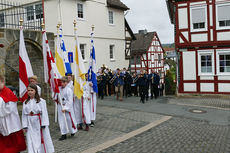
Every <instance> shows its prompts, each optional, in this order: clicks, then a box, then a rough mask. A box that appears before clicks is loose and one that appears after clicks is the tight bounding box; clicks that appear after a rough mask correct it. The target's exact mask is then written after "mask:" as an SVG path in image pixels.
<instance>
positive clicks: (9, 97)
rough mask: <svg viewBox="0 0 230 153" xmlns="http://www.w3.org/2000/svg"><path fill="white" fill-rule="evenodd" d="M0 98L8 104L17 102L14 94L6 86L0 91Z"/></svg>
mask: <svg viewBox="0 0 230 153" xmlns="http://www.w3.org/2000/svg"><path fill="white" fill-rule="evenodd" d="M0 97H2V99H3V100H4V102H5V103H8V102H10V101H11V102H17V101H18V98H17V97H16V96H15V94H14V93H13V92H12V91H11V90H10V89H9V88H7V87H6V86H5V87H4V88H3V89H2V91H0Z"/></svg>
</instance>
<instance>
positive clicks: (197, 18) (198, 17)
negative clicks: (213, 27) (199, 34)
mask: <svg viewBox="0 0 230 153" xmlns="http://www.w3.org/2000/svg"><path fill="white" fill-rule="evenodd" d="M202 22H205V9H204V8H199V9H192V23H202Z"/></svg>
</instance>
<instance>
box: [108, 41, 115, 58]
mask: <svg viewBox="0 0 230 153" xmlns="http://www.w3.org/2000/svg"><path fill="white" fill-rule="evenodd" d="M111 46H113V57H112V58H111V57H110V55H111V54H110V47H111ZM114 52H115V45H114V44H110V45H109V59H110V61H111V62H113V61H115V56H114Z"/></svg>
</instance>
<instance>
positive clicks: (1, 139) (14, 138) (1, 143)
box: [0, 75, 26, 153]
mask: <svg viewBox="0 0 230 153" xmlns="http://www.w3.org/2000/svg"><path fill="white" fill-rule="evenodd" d="M17 101H18V98H17V97H16V96H15V94H14V93H13V92H12V91H11V90H10V89H9V88H7V87H6V86H5V78H4V77H3V76H2V75H0V152H1V153H17V152H20V151H24V150H26V143H25V139H24V134H23V131H22V127H21V122H20V118H19V115H18V109H17Z"/></svg>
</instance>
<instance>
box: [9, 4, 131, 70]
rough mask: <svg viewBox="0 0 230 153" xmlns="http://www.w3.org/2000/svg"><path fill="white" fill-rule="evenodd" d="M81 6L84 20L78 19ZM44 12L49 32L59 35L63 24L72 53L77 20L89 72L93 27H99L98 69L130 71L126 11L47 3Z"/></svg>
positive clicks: (80, 42)
mask: <svg viewBox="0 0 230 153" xmlns="http://www.w3.org/2000/svg"><path fill="white" fill-rule="evenodd" d="M11 1H17V0H11ZM59 2H60V3H59ZM20 3H22V4H26V5H32V4H35V3H41V1H38V0H21V1H20ZM78 4H80V5H81V6H83V18H79V17H78ZM109 11H110V12H112V15H113V16H112V20H113V24H111V23H109ZM44 12H45V15H44V16H45V25H46V31H47V32H53V33H54V34H56V33H57V28H56V26H57V24H58V23H62V30H63V38H64V41H65V45H66V49H67V51H68V52H69V51H71V52H73V51H74V47H75V41H74V27H73V22H74V20H76V22H77V35H78V42H79V44H82V45H83V46H84V48H85V49H84V50H85V53H84V54H85V67H86V69H88V67H89V57H90V46H91V43H90V42H91V37H90V34H91V30H92V28H91V27H92V25H94V27H95V29H94V45H95V51H96V64H97V68H100V67H101V66H102V65H103V64H105V65H106V66H108V67H109V68H111V69H116V68H123V67H128V60H125V19H124V11H123V10H121V9H114V8H111V7H108V6H107V0H94V1H83V0H71V1H69V0H68V1H66V0H47V1H45V4H44ZM110 20H111V18H110ZM110 46H113V58H110V57H111V56H110V54H111V50H110Z"/></svg>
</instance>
